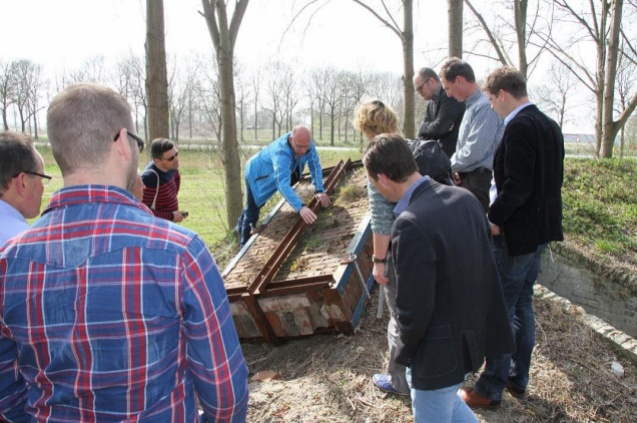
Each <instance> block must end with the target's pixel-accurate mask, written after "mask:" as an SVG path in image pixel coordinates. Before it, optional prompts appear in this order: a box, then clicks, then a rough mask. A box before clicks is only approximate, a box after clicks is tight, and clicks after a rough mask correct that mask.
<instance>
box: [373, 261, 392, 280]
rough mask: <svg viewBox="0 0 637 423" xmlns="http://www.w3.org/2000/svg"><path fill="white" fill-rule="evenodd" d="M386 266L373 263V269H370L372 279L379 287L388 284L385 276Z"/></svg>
mask: <svg viewBox="0 0 637 423" xmlns="http://www.w3.org/2000/svg"><path fill="white" fill-rule="evenodd" d="M386 266H387V264H386V263H374V268H373V269H372V274H373V275H374V279H375V280H376V282H378V283H379V284H381V285H387V283H388V282H389V278H388V277H387V276H386V275H385V269H386Z"/></svg>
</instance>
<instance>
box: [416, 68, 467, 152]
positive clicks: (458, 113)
mask: <svg viewBox="0 0 637 423" xmlns="http://www.w3.org/2000/svg"><path fill="white" fill-rule="evenodd" d="M414 88H415V89H416V92H417V93H418V94H419V95H420V96H421V97H422V98H423V100H425V101H427V109H426V110H425V119H424V120H423V122H422V124H421V125H420V129H418V139H420V140H438V141H439V142H440V144H441V145H442V151H444V152H445V153H446V154H447V156H449V157H451V156H453V153H455V152H456V142H457V141H458V130H459V129H460V122H462V116H463V115H464V107H465V106H464V103H461V102H459V101H458V100H456V99H455V98H453V97H448V96H447V93H446V92H445V90H443V89H442V84H441V83H440V78H439V77H438V74H437V73H436V72H434V70H433V69H431V68H421V69H420V70H419V71H418V72H417V73H416V75H415V76H414Z"/></svg>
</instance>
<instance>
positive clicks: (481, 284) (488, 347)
mask: <svg viewBox="0 0 637 423" xmlns="http://www.w3.org/2000/svg"><path fill="white" fill-rule="evenodd" d="M391 242H392V258H393V260H394V263H395V269H396V277H397V294H396V306H397V308H398V325H399V330H400V341H399V345H398V351H397V355H396V362H397V363H399V364H403V365H405V366H411V370H412V383H413V386H414V387H415V388H416V389H422V390H430V389H440V388H443V387H447V386H451V385H454V384H457V383H460V382H462V381H463V380H464V377H465V374H466V373H468V372H474V371H477V370H478V369H479V368H480V366H481V365H482V363H483V360H484V357H485V356H487V355H488V356H491V355H497V354H504V353H508V352H512V351H513V350H514V342H513V333H512V332H511V325H510V323H509V318H508V315H507V310H506V305H505V302H504V296H503V294H502V288H501V286H500V280H499V277H498V271H497V268H496V265H495V261H494V258H493V253H492V248H491V236H490V230H489V226H488V222H487V220H486V217H485V215H484V211H483V210H482V207H481V206H480V203H479V202H478V200H477V199H476V198H475V197H474V196H473V195H472V194H471V193H470V192H469V191H467V190H465V189H462V188H458V187H449V186H444V185H440V184H438V183H436V182H433V181H425V182H423V183H422V185H420V186H419V187H418V188H416V190H415V191H414V193H413V196H412V197H411V201H410V203H409V206H408V207H407V209H406V210H405V211H404V212H403V213H401V214H400V216H398V218H397V219H396V221H395V222H394V226H393V228H392V241H391Z"/></svg>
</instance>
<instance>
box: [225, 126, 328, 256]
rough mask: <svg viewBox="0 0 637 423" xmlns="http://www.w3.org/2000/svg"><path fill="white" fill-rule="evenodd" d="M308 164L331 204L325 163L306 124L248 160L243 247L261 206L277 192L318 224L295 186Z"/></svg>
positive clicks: (321, 197)
mask: <svg viewBox="0 0 637 423" xmlns="http://www.w3.org/2000/svg"><path fill="white" fill-rule="evenodd" d="M306 164H307V165H308V166H309V168H310V174H311V176H312V183H313V184H314V192H315V193H316V198H317V200H318V201H319V202H320V203H321V205H322V206H323V207H327V206H329V204H330V199H329V197H328V196H327V194H325V190H324V189H323V171H322V169H321V163H320V161H319V157H318V153H317V151H316V148H315V147H314V142H313V141H312V134H311V132H310V130H309V128H307V127H306V126H295V127H294V128H293V129H292V132H290V133H288V134H285V135H283V136H282V137H281V138H279V139H277V140H275V141H274V142H272V143H270V145H268V146H267V147H266V148H264V149H263V150H261V151H259V152H258V153H257V154H256V155H255V156H253V157H252V158H250V160H248V163H247V164H246V168H245V180H246V206H245V208H244V209H243V213H242V214H241V216H240V217H239V221H238V223H237V227H236V230H238V231H239V235H240V238H239V241H240V243H241V246H243V245H244V244H245V243H246V242H247V241H248V239H249V238H250V233H251V230H252V228H254V227H255V226H256V224H257V221H258V220H259V213H260V212H261V207H263V205H264V204H265V203H266V202H267V201H268V200H269V199H270V197H272V196H273V195H274V193H275V192H277V191H279V192H280V193H281V195H282V196H283V198H285V201H287V202H288V203H289V204H290V206H292V208H293V209H294V210H295V211H296V212H297V213H298V214H299V215H300V216H301V218H302V219H303V221H304V222H305V223H307V224H311V223H314V221H315V220H316V215H315V214H314V212H313V211H312V210H310V208H309V207H307V206H306V205H305V204H303V201H302V200H301V199H300V198H299V196H298V195H297V194H296V192H294V189H293V188H292V185H294V183H296V182H297V181H298V180H299V177H300V175H301V173H302V172H303V168H304V167H305V165H306Z"/></svg>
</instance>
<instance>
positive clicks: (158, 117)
mask: <svg viewBox="0 0 637 423" xmlns="http://www.w3.org/2000/svg"><path fill="white" fill-rule="evenodd" d="M146 13H147V17H146V97H147V98H148V118H147V120H148V141H152V140H154V139H155V138H168V137H169V112H168V74H167V71H166V46H165V39H164V1H163V0H146Z"/></svg>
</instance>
